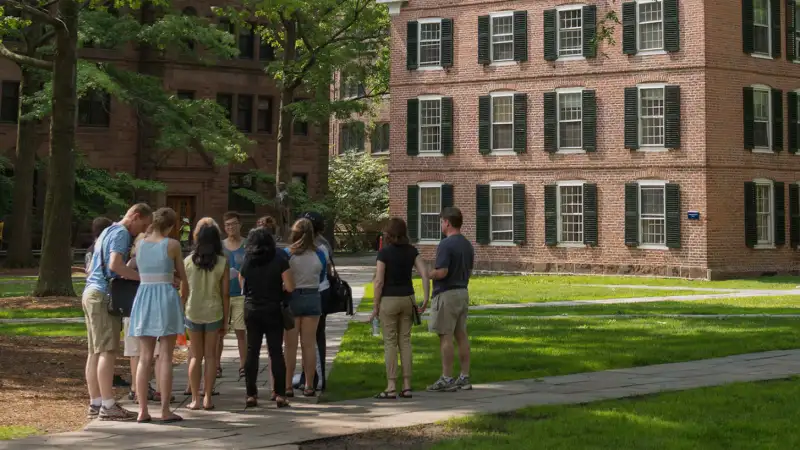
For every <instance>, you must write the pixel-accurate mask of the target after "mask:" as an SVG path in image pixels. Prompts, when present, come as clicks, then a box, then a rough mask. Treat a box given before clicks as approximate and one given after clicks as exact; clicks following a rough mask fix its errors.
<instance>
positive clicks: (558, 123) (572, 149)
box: [556, 87, 586, 154]
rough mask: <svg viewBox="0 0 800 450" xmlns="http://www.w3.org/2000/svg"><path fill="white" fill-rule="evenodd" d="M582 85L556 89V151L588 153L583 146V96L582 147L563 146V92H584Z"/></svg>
mask: <svg viewBox="0 0 800 450" xmlns="http://www.w3.org/2000/svg"><path fill="white" fill-rule="evenodd" d="M584 90H585V89H584V88H582V87H574V88H559V89H556V153H565V154H569V153H586V150H584V148H583V96H581V147H580V148H576V147H569V148H561V94H583V91H584Z"/></svg>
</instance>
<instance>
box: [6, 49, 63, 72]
mask: <svg viewBox="0 0 800 450" xmlns="http://www.w3.org/2000/svg"><path fill="white" fill-rule="evenodd" d="M0 56H2V57H3V58H6V59H8V60H10V61H13V62H15V63H17V64H19V65H21V66H30V67H36V68H39V69H45V70H53V63H51V62H49V61H45V60H42V59H39V58H32V57H30V56H23V55H20V54H17V53H14V52H12V51H11V50H9V49H8V48H7V47H6V46H5V45H3V44H2V43H0Z"/></svg>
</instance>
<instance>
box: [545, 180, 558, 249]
mask: <svg viewBox="0 0 800 450" xmlns="http://www.w3.org/2000/svg"><path fill="white" fill-rule="evenodd" d="M544 243H545V245H549V246H553V245H558V186H556V185H555V184H548V185H547V186H545V187H544Z"/></svg>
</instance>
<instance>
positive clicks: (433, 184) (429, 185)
mask: <svg viewBox="0 0 800 450" xmlns="http://www.w3.org/2000/svg"><path fill="white" fill-rule="evenodd" d="M442 186H444V183H443V182H440V181H424V182H421V183H417V187H418V188H419V192H418V193H417V203H418V204H419V212H418V213H417V221H418V223H419V230H418V231H417V233H418V234H417V236H414V237H416V238H417V243H418V244H421V245H438V244H439V242H440V241H441V239H438V238H437V239H422V190H423V189H439V213H438V214H441V212H442V208H441V206H442ZM426 215H428V214H426Z"/></svg>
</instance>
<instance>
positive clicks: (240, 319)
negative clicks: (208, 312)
mask: <svg viewBox="0 0 800 450" xmlns="http://www.w3.org/2000/svg"><path fill="white" fill-rule="evenodd" d="M229 317H230V319H228V324H229V325H230V326H231V328H233V329H234V330H245V329H246V327H245V326H244V297H231V307H230V316H229Z"/></svg>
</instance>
